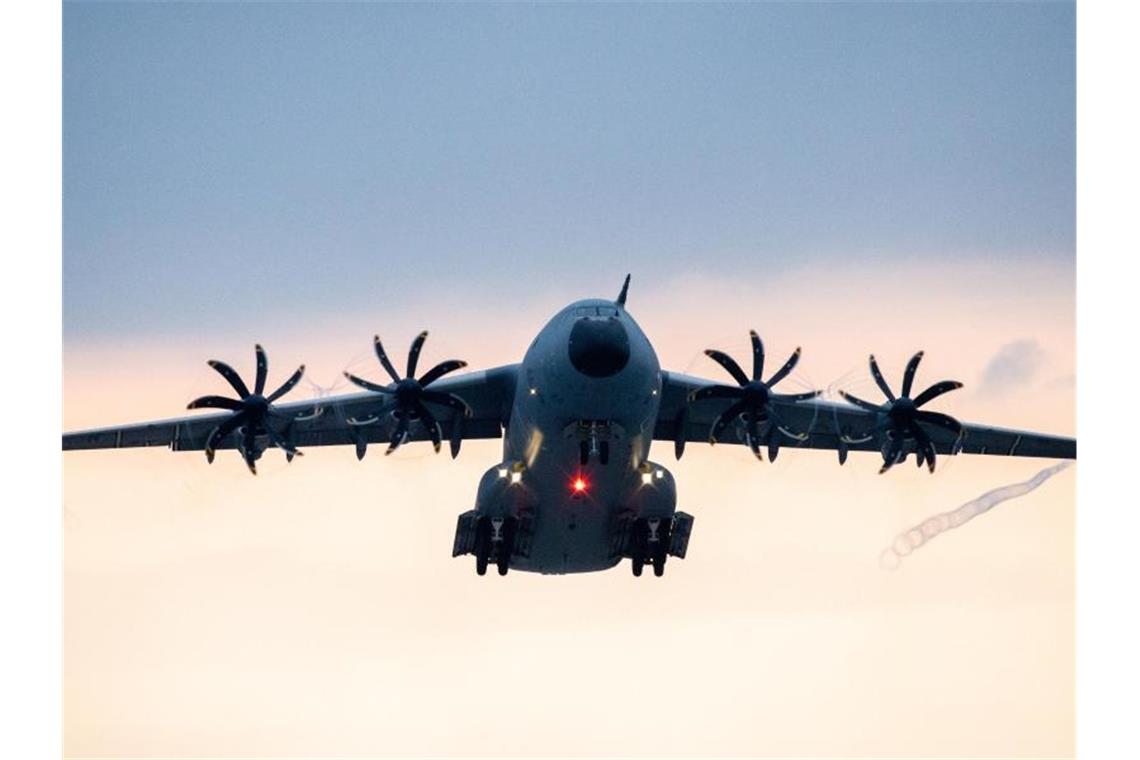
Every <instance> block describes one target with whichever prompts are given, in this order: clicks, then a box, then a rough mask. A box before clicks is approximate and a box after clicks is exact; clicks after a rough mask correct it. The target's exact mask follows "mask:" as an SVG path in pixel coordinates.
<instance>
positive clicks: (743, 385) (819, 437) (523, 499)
mask: <svg viewBox="0 0 1140 760" xmlns="http://www.w3.org/2000/svg"><path fill="white" fill-rule="evenodd" d="M628 290H629V277H628V276H626V279H625V283H624V284H623V285H622V289H621V293H620V295H618V297H617V299H616V300H613V301H610V300H604V299H588V300H583V301H577V302H575V303H572V304H570V305H569V306H567V307H566V308H564V309H562V310H561V311H559V312H558V313H557V314H555V315H554V317H553V318H552V319H551V320H550V321H549V322H548V323H547V324H546V326H545V327H543V328H542V330H541V331H540V332H539V333H538V336H537V337H536V338H535V339H534V341H533V342H532V343H531V345H530V348H529V349H528V350H527V352H526V355H525V356H524V357H523V360H522V362H521V363H520V364H512V365H508V366H503V367H496V368H494V369H488V370H483V371H479V372H471V373H467V374H462V375H452V376H451V377H444V376H445V375H448V374H450V373H452V372H454V371H455V370H458V369H461V368H463V367H465V366H466V362H462V361H458V360H451V361H445V362H443V363H441V364H438V365H436V366H434V367H432V368H431V369H429V370H428V371H427V372H424V373H423V374H421V375H419V376H418V377H417V375H416V369H417V364H418V361H419V355H420V350H421V349H422V348H423V345H424V340H425V338H427V333H426V332H422V333H420V334H419V335H418V336H417V337H416V338H415V340H414V341H412V345H411V350H410V351H409V352H408V360H407V366H406V370H405V372H404V375H403V376H401V375H400V373H399V372H397V371H396V368H395V366H394V365H393V364H392V361H391V359H390V358H389V357H388V354H387V352H386V351H385V350H384V346H383V345H382V344H381V342H380V338H379V337H377V338H376V339H375V341H374V348H375V351H376V357H377V358H378V359H379V361H380V365H381V366H382V367H383V369H384V371H385V372H386V373H387V374H388V376H389V378H391V382H386V381H381V382H374V381H372V380H367V379H365V378H361V377H356V376H354V375H351V374H348V373H345V374H346V376H347V377H348V379H349V380H351V381H352V382H353V383H355V384H356V385H358V386H360V387H361V388H363V389H364V390H363V392H359V393H352V394H346V395H341V396H335V397H329V398H320V399H315V400H309V401H300V402H293V403H278V400H279V399H281V397H283V396H284V395H285V394H286V393H288V392H289V391H290V390H292V389H293V388H294V387H296V385H297V383H298V382H299V381H300V379H301V376H302V374H303V372H304V366H303V365H302V366H301V367H300V368H299V369H298V370H297V371H296V372H294V373H293V374H292V375H291V376H290V377H289V379H287V380H286V381H285V382H284V383H282V384H281V386H280V387H278V388H277V389H276V390H274V391H273V392H271V393H266V379H267V375H268V363H267V361H266V355H265V351H264V350H263V349H262V348H261V346H257V347H256V351H255V353H256V359H257V369H256V375H255V380H254V384H253V389H252V390H250V388H249V386H247V385H246V383H245V382H244V381H243V380H242V378H241V377H240V376H239V375H238V374H237V372H235V371H234V370H233V368H232V367H230V366H229V365H228V364H225V363H223V362H220V361H211V362H209V365H210V366H211V367H213V368H214V369H215V370H216V371H217V372H218V373H219V374H220V375H221V376H222V377H223V378H225V380H226V381H227V382H228V383H229V385H230V386H231V387H232V388H233V390H234V391H235V392H236V393H237V396H238V397H237V398H229V397H225V396H203V397H202V398H199V399H195V400H194V401H192V402H190V405H189V407H188V408H189V409H203V408H208V409H220V410H222V411H221V412H216V413H212V414H203V415H200V416H197V415H196V416H187V417H179V418H176V419H170V420H162V421H157V422H144V423H139V424H133V425H122V426H116V427H108V428H100V429H96V430H85V431H80V432H73V433H65V434H64V435H63V448H64V449H65V450H72V449H103V448H122V447H128V446H168V447H169V448H171V449H173V450H174V451H204V452H205V454H206V459H207V460H208V461H210V462H213V460H214V454H215V452H216V451H218V450H219V449H236V450H237V451H238V452H239V453H240V454H241V456H242V458H243V459H244V460H245V462H246V464H247V465H248V466H249V470H250V472H252V473H254V474H256V472H257V470H256V462H257V460H258V458H259V457H260V456H261V455H262V453H263V452H264V451H265V450H266V449H267V448H270V447H276V448H279V449H281V450H282V451H283V452H284V454H285V457H286V458H287V459H288V460H290V461H292V460H293V458H294V457H295V456H297V455H300V454H301V452H300V451H299V450H298V447H302V446H338V445H343V446H353V447H355V449H356V456H357V458H358V459H363V458H364V455H365V453H366V452H367V450H368V446H369V445H370V444H387V449H386V451H385V454H391V453H392V452H393V451H395V450H396V449H397V448H398V447H399V446H401V445H403V444H405V443H408V442H411V441H425V440H430V441H431V442H432V445H433V446H434V447H435V450H436V451H437V452H438V451H439V449H440V447H441V445H442V442H443V441H444V440H445V439H446V440H447V441H448V443H449V446H450V449H451V455H452V456H453V457H454V456H457V455H458V454H459V448H460V445H461V444H462V442H463V441H464V440H467V439H473V438H502V439H503V459H502V461H501V462H497V463H496V464H495V465H494V466H492V467H491V468H490V469H488V470H487V472H486V474H484V475H483V478H482V480H481V481H480V483H479V488H478V490H477V492H476V495H475V506H474V509H472V510H470V511H467V512H464V513H463V514H461V515H460V516H459V521H458V525H457V527H456V532H455V540H454V545H453V549H452V556H460V555H463V554H472V555H474V557H475V567H476V571H477V572H478V573H479V574H480V575H483V574H485V573H486V571H487V567H488V564H490V563H493V564H495V565H496V567H497V570H498V572H499V574H500V575H505V574H506V573H507V571H508V570H509V569H510V568H512V567H513V568H515V569H517V570H526V571H532V572H539V573H578V572H590V571H594V570H605V569H608V568H611V567H614V566H615V565H617V564H618V563H619V562H621V561H622V559H624V558H626V557H628V558H629V559H630V560H631V566H632V569H633V574H634V575H641V574H642V570H643V568H644V567H645V565H646V564H649V565H651V566H652V568H653V571H654V574H655V575H658V576H660V575H662V574H663V573H664V571H665V561H666V559H667V558H668V557H670V556H673V557H678V558H683V557H684V556H685V552H686V550H687V547H688V543H689V534H690V531H691V530H692V525H693V518H692V516H691V515H688V514H685V513H684V512H678V511H677V509H676V496H677V493H676V487H675V484H674V481H673V476H672V475H671V474H670V473H669V471H668V470H667V469H665V467H664V466H662V465H661V464H658V463H657V462H653V461H651V460H650V459H649V449H650V446H651V444H652V442H653V441H655V440H660V441H671V442H672V443H673V447H674V453H675V456H676V457H677V458H678V459H680V457H681V454H682V453H683V452H684V450H685V444H686V443H687V442H690V441H708V442H709V443H726V444H740V445H744V446H747V447H749V448H750V449H751V450H752V452H753V453H754V454H755V455H756V458H757V459H760V460H763V458H764V454H765V453H766V454H767V457H768V460H769V461H775V459H776V456H777V454H778V453H779V451H780V449H781V448H782V447H797V448H810V449H831V450H833V451H835V452H837V454H838V457H839V463H840V464H843V463H844V462H845V461H846V460H847V456H848V453H849V452H852V451H876V452H879V454H880V455H881V456H882V460H883V464H882V466H881V468H880V470H879V472H880V473H883V472H886V471H887V470H889V469H890V468H891V467H892V466H894V465H897V464H899V463H901V462H903V461H905V460H906V459H907V457H909V456H913V457H914V459H915V461H916V463H917V464H918V466H919V467H922V466H923V465H925V466H926V467H927V468H929V470H930V471H931V472H933V471H934V467H935V463H936V461H937V458H938V456H940V455H954V454H958V453H968V454H992V455H1000V456H1023V457H1051V458H1061V459H1075V458H1076V455H1077V444H1076V440H1075V439H1073V438H1063V437H1058V436H1052V435H1042V434H1040V433H1031V432H1027V431H1021V430H1006V429H1002V428H996V427H989V426H986V425H976V424H970V423H961V422H959V421H958V420H956V419H954V418H953V417H950V416H948V415H946V414H942V413H939V412H935V411H931V410H929V409H927V408H925V407H926V405H927V403H928V402H930V401H933V400H934V399H935V398H936V397H938V396H940V395H942V394H944V393H946V392H948V391H952V390H954V389H956V388H960V387H961V383H958V382H955V381H950V380H944V381H942V382H938V383H935V384H933V385H931V386H930V387H928V388H926V389H925V390H924V391H922V392H921V393H912V390H913V388H914V380H915V373H916V372H917V370H918V365H919V362H920V361H921V359H922V352H921V351H920V352H919V353H917V354H915V355H914V357H913V358H912V359H911V360H910V362H909V363H908V364H907V365H906V370H905V371H904V373H903V378H902V385H901V386H900V388H899V392H898V393H897V394H896V393H895V392H894V390H892V388H891V386H890V384H888V383H887V381H886V379H885V378H884V377H883V374H882V372H881V371H880V370H879V366H878V364H877V363H876V361H875V357H874V356H872V357H871V358H870V369H871V375H872V377H873V378H874V380H875V383H876V384H877V385H878V387H879V389H880V390H881V391H882V393H883V396H884V397H885V399H884V400H883V401H881V402H874V401H867V400H864V399H861V398H857V397H856V396H853V395H851V394H850V393H846V392H843V391H840V394H841V396H842V398H843V399H844V401H843V402H831V401H825V400H821V399H818V398H816V397H817V396H818V395H819V391H809V392H800V393H783V392H781V391H780V390H778V389H777V388H776V386H778V385H779V384H780V381H782V380H784V379H785V378H787V377H788V375H789V374H790V373H791V372H792V370H793V369H794V368H795V366H796V364H797V362H799V359H800V349H799V348H797V349H796V350H795V352H794V353H793V354H792V355H791V357H790V358H788V360H787V361H785V362H784V363H783V365H781V366H780V367H779V369H777V370H776V371H775V372H772V373H771V374H767V375H765V364H766V357H765V353H764V344H763V342H762V341H761V340H760V337H759V336H758V335H757V334H756V333H755V332H752V333H751V337H752V371H751V373H747V372H745V371H744V370H743V369H742V368H741V366H740V365H739V364H738V363H737V362H736V361H735V360H734V359H733V358H732V357H730V356H728V355H727V354H725V353H723V352H720V351H715V350H708V351H706V352H705V353H706V354H707V355H708V356H709V357H710V358H711V359H712V360H713V361H715V362H717V363H718V364H719V365H720V366H721V367H722V368H723V369H724V370H725V371H727V373H728V374H729V375H730V376H731V377H732V381H733V382H732V383H728V384H721V383H716V382H714V381H711V380H704V379H701V378H697V377H690V376H686V375H683V374H678V373H675V372H667V371H663V370H662V369H661V367H660V366H659V365H658V362H657V355H656V353H654V350H653V346H652V345H651V344H650V342H649V339H648V338H647V337H646V336H645V334H644V333H643V332H642V331H641V328H640V327H638V325H637V323H636V322H635V321H634V319H633V317H631V316H630V314H629V312H628V311H626V308H625V302H626V294H627V293H628ZM769 366H771V365H769Z"/></svg>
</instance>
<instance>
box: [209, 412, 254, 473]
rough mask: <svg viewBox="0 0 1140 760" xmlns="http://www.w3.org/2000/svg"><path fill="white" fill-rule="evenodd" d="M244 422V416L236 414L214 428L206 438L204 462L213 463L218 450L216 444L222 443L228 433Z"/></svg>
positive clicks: (239, 413)
mask: <svg viewBox="0 0 1140 760" xmlns="http://www.w3.org/2000/svg"><path fill="white" fill-rule="evenodd" d="M244 421H245V415H244V414H242V413H241V412H236V413H235V414H233V415H231V416H230V417H229V419H226V420H223V421H222V423H221V424H220V425H218V426H217V427H216V428H214V429H213V430H212V431H211V432H210V435H209V436H208V437H207V438H206V461H207V462H209V463H210V464H213V463H214V452H215V451H217V449H218V444H220V443H221V442H222V441H224V440H225V439H226V438H227V437H228V436H229V435H230V433H232V432H234V431H235V430H237V428H238V426H239V425H241V423H242V422H244Z"/></svg>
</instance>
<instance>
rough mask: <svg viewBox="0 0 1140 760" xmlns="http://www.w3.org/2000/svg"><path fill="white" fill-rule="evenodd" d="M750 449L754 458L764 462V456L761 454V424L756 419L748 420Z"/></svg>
mask: <svg viewBox="0 0 1140 760" xmlns="http://www.w3.org/2000/svg"><path fill="white" fill-rule="evenodd" d="M748 448H750V449H752V456H754V457H756V458H757V459H758V460H760V461H761V462H763V461H764V456H763V455H762V454H761V453H760V424H759V423H758V422H757V420H756V418H755V417H752V418H751V419H749V420H748Z"/></svg>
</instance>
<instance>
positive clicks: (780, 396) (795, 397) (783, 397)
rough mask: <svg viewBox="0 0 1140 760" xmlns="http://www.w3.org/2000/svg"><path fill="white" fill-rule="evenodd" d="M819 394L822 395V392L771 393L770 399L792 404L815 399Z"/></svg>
mask: <svg viewBox="0 0 1140 760" xmlns="http://www.w3.org/2000/svg"><path fill="white" fill-rule="evenodd" d="M821 393H823V391H805V392H804V393H773V394H772V396H771V398H773V399H775V400H777V401H788V402H792V403H794V402H796V401H807V400H808V399H812V398H816V397H817V396H819V395H820V394H821Z"/></svg>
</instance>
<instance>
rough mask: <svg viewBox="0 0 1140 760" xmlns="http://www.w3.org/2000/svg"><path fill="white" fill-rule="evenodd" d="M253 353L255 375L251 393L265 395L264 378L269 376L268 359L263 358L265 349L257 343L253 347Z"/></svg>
mask: <svg viewBox="0 0 1140 760" xmlns="http://www.w3.org/2000/svg"><path fill="white" fill-rule="evenodd" d="M253 353H254V354H255V355H256V356H257V375H256V376H255V377H254V381H253V392H254V393H256V394H257V395H258V396H260V395H261V394H262V393H265V378H266V377H268V376H269V359H268V358H266V356H265V349H264V348H262V347H261V344H260V343H258V344H257V345H255V346H254V347H253Z"/></svg>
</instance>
